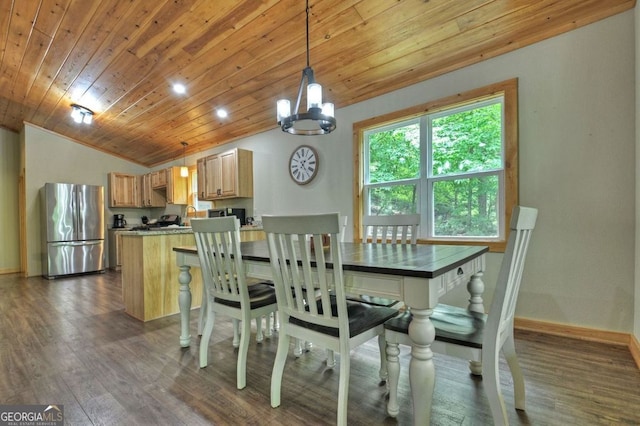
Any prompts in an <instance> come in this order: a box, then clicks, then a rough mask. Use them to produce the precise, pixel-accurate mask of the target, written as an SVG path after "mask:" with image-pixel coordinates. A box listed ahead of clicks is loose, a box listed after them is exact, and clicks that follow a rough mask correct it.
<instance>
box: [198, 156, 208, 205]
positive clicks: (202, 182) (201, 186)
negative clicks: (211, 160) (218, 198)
mask: <svg viewBox="0 0 640 426" xmlns="http://www.w3.org/2000/svg"><path fill="white" fill-rule="evenodd" d="M205 162H206V158H198V160H197V161H196V171H197V173H196V174H197V176H198V182H197V187H198V198H199V199H200V200H206V199H207V198H206V194H205V193H204V190H205V186H206V182H207V179H206V173H207V169H206V166H205Z"/></svg>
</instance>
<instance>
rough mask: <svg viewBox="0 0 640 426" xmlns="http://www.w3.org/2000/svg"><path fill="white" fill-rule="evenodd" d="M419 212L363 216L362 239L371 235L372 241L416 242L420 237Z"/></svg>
mask: <svg viewBox="0 0 640 426" xmlns="http://www.w3.org/2000/svg"><path fill="white" fill-rule="evenodd" d="M419 225H420V215H419V214H405V215H388V216H371V215H367V216H363V217H362V228H363V229H362V231H363V232H362V239H363V242H366V241H367V239H368V238H369V236H371V242H372V243H378V242H379V243H380V244H393V245H395V244H416V242H417V239H418V226H419Z"/></svg>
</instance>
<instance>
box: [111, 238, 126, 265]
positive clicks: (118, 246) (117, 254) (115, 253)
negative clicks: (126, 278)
mask: <svg viewBox="0 0 640 426" xmlns="http://www.w3.org/2000/svg"><path fill="white" fill-rule="evenodd" d="M122 232H125V231H122V230H118V229H109V233H108V235H109V269H113V270H115V271H119V270H120V268H121V267H122Z"/></svg>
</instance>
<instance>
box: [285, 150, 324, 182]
mask: <svg viewBox="0 0 640 426" xmlns="http://www.w3.org/2000/svg"><path fill="white" fill-rule="evenodd" d="M316 173H318V153H317V152H316V150H315V149H313V148H311V147H310V146H308V145H300V146H299V147H297V148H296V149H295V151H293V153H292V154H291V158H289V174H290V175H291V179H293V181H294V182H295V183H297V184H298V185H306V184H307V183H309V182H311V181H312V180H313V178H314V177H316Z"/></svg>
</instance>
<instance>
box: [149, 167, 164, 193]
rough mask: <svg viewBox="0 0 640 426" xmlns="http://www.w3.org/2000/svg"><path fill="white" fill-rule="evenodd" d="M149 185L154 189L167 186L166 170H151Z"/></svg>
mask: <svg viewBox="0 0 640 426" xmlns="http://www.w3.org/2000/svg"><path fill="white" fill-rule="evenodd" d="M151 187H152V188H155V189H158V188H166V187H167V170H165V169H162V170H156V171H155V172H151Z"/></svg>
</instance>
